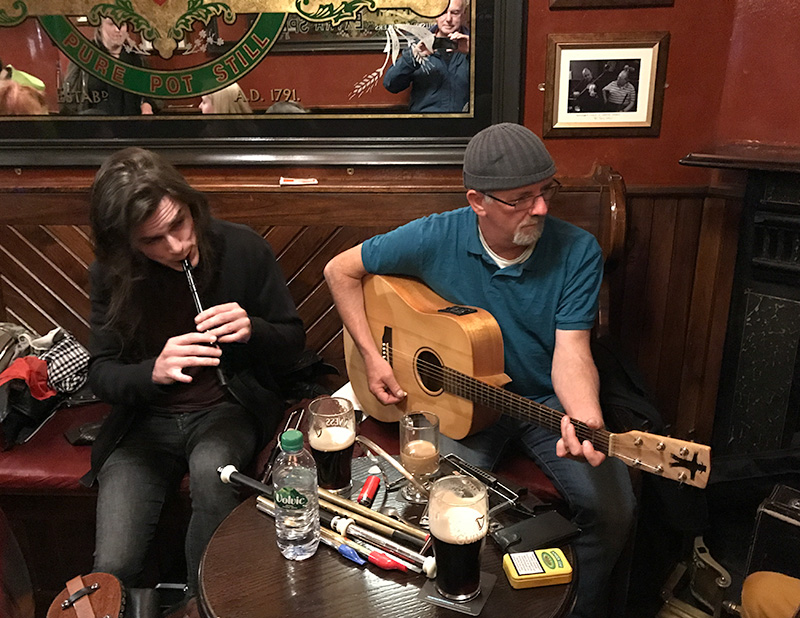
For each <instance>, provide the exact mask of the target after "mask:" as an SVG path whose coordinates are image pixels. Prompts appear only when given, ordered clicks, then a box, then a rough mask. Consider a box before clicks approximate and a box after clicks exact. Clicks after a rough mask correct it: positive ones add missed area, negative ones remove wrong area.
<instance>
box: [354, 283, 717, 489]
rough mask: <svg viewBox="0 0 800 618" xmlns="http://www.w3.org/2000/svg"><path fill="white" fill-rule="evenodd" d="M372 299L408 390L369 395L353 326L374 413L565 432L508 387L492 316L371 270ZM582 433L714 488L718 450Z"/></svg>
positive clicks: (598, 444) (661, 470) (380, 334)
mask: <svg viewBox="0 0 800 618" xmlns="http://www.w3.org/2000/svg"><path fill="white" fill-rule="evenodd" d="M363 290H364V303H365V307H366V313H367V321H368V323H369V327H370V331H371V333H372V336H373V338H374V339H375V342H376V344H377V345H378V347H379V349H380V350H381V353H382V355H383V357H384V358H385V359H386V360H387V361H388V362H389V363H390V364H391V365H392V368H393V370H394V373H395V376H396V377H397V380H398V381H399V382H400V385H401V386H402V387H403V388H404V389H405V390H406V392H407V393H408V396H407V397H406V398H405V399H404V400H403V401H402V402H400V403H399V404H397V405H392V406H384V405H383V404H381V403H380V402H379V401H378V400H377V399H376V398H375V397H374V396H373V395H372V393H371V392H370V391H369V386H368V383H367V376H366V370H365V366H364V361H363V359H362V358H361V355H360V353H359V352H358V349H357V348H356V346H355V344H354V343H353V340H352V338H351V337H350V336H349V333H347V331H346V330H345V337H344V340H345V346H344V347H345V361H346V364H347V373H348V376H349V378H350V382H351V384H352V387H353V391H354V392H355V395H356V397H357V398H358V400H359V402H360V404H361V406H362V408H364V412H366V413H367V414H369V415H370V416H372V417H374V418H375V419H377V420H379V421H384V422H393V421H397V420H400V418H401V417H402V416H403V414H405V413H406V412H410V411H412V410H428V411H431V412H434V413H435V414H437V415H438V416H439V429H440V431H441V432H442V433H443V434H444V435H445V436H447V437H449V438H453V439H454V440H459V439H461V438H464V437H466V436H468V435H471V434H473V433H477V432H478V431H481V430H482V429H484V428H486V427H488V426H489V425H491V424H492V423H494V422H495V421H496V420H497V419H498V418H499V417H500V415H501V414H507V415H509V416H512V417H514V418H517V419H520V420H523V421H527V422H531V423H534V424H536V425H538V426H540V427H544V428H546V429H550V430H551V431H554V432H556V433H561V418H562V416H564V414H563V413H562V412H559V411H557V410H553V409H552V408H548V407H547V406H544V405H542V404H540V403H537V402H535V401H532V400H530V399H526V398H525V397H522V396H520V395H517V394H516V393H512V392H510V391H508V390H506V389H504V388H503V386H504V385H505V384H507V383H508V382H510V378H509V377H508V376H507V375H506V374H505V373H504V372H503V369H504V361H503V338H502V335H501V332H500V327H499V326H498V324H497V322H496V321H495V319H494V318H493V317H492V316H491V314H489V312H487V311H485V310H483V309H479V308H476V307H464V306H460V305H452V304H451V303H448V302H447V301H445V300H444V299H442V298H441V297H439V296H438V295H436V294H435V293H434V292H433V291H432V290H430V289H429V288H428V287H427V286H425V285H424V284H423V283H421V282H419V281H417V280H415V279H410V278H407V277H396V276H391V277H389V276H379V275H368V276H367V277H365V278H364V282H363ZM572 424H573V425H574V426H575V430H576V434H577V436H578V438H579V439H580V440H581V441H583V440H589V441H591V442H592V444H593V445H594V447H595V448H596V449H597V450H601V451H603V452H605V453H606V455H608V456H609V457H616V458H618V459H621V460H622V461H623V462H625V463H626V464H627V465H628V466H630V467H632V468H636V469H639V470H644V471H646V472H651V473H653V474H657V475H659V476H663V477H665V478H669V479H672V480H675V481H679V482H681V483H686V484H687V485H692V486H694V487H705V486H706V483H707V482H708V475H709V473H710V470H711V461H710V460H711V449H710V447H708V446H704V445H702V444H696V443H694V442H686V441H683V440H678V439H675V438H669V437H665V436H659V435H655V434H650V433H647V432H644V431H628V432H625V433H618V434H617V433H611V432H608V431H606V430H604V429H592V428H590V427H589V426H587V425H586V424H584V423H582V422H580V421H576V420H572Z"/></svg>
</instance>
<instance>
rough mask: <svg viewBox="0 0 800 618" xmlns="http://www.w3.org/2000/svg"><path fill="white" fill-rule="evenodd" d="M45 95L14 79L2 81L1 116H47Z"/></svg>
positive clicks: (0, 80) (0, 85)
mask: <svg viewBox="0 0 800 618" xmlns="http://www.w3.org/2000/svg"><path fill="white" fill-rule="evenodd" d="M47 113H48V110H47V104H46V103H45V100H44V95H43V94H42V93H41V92H39V91H38V90H36V89H34V88H31V87H30V86H22V85H20V84H19V83H17V82H16V81H14V80H12V79H0V116H39V115H43V114H47Z"/></svg>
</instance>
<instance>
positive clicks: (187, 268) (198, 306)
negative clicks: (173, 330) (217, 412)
mask: <svg viewBox="0 0 800 618" xmlns="http://www.w3.org/2000/svg"><path fill="white" fill-rule="evenodd" d="M181 264H182V265H183V272H184V274H185V275H186V281H187V282H188V283H189V292H191V294H192V300H193V301H194V308H195V310H196V311H197V313H202V311H203V305H202V303H201V302H200V295H199V294H198V293H197V286H196V285H195V282H194V277H193V276H192V264H191V263H190V262H189V260H188V259H187V260H183V261H182V262H181ZM215 347H219V346H215ZM217 378H218V379H219V383H220V384H221V385H222V387H223V388H225V387H226V386H228V380H227V379H226V378H225V374H224V373H222V367H219V366H217Z"/></svg>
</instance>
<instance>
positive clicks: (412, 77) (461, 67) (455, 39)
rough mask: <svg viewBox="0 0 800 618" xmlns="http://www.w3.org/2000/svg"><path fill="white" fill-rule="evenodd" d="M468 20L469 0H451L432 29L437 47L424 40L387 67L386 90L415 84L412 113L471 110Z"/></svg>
mask: <svg viewBox="0 0 800 618" xmlns="http://www.w3.org/2000/svg"><path fill="white" fill-rule="evenodd" d="M468 20H469V3H468V1H467V0H450V5H449V6H448V7H447V10H446V11H445V12H444V13H442V14H441V15H440V16H439V17H438V18H437V19H436V25H435V26H434V27H433V28H432V31H433V33H434V35H435V37H434V43H433V47H434V49H428V48H427V47H426V46H425V44H424V43H422V41H420V42H419V43H417V44H416V45H415V46H414V47H415V49H414V50H412V49H411V48H408V49H405V50H404V51H403V53H402V54H400V56H399V57H398V58H397V60H396V61H395V63H394V64H393V65H392V66H391V67H389V68H388V69H387V71H386V74H385V75H384V76H383V86H384V88H386V90H388V91H389V92H393V93H397V92H402V91H403V90H405V89H406V88H408V87H409V86H411V98H410V100H409V106H408V110H409V111H410V112H415V113H425V112H463V111H468V110H469V58H470V56H469V52H470V35H469V28H468V27H467V23H468ZM415 56H416V57H418V58H421V59H422V61H421V62H420V61H418V60H417V59H416V58H415Z"/></svg>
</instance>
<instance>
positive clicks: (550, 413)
mask: <svg viewBox="0 0 800 618" xmlns="http://www.w3.org/2000/svg"><path fill="white" fill-rule="evenodd" d="M387 351H389V350H388V347H385V348H384V354H386V352H387ZM394 353H395V355H396V354H397V351H395V352H394ZM414 362H415V363H416V366H417V371H418V373H419V375H420V377H421V378H422V380H423V381H426V380H427V381H428V382H429V383H435V384H439V385H440V386H441V388H442V389H444V390H445V391H446V392H448V393H451V394H453V395H456V396H457V397H461V398H462V399H466V400H468V401H471V402H472V403H474V404H477V405H481V406H485V407H487V408H491V409H493V410H498V411H500V412H502V413H503V414H507V415H508V416H511V417H513V418H516V419H518V420H522V421H525V422H529V423H534V424H535V425H538V426H540V427H544V428H545V429H549V430H550V431H553V432H555V433H559V434H560V433H561V418H562V417H563V416H564V413H563V412H559V411H558V410H553V409H552V408H549V407H547V406H545V405H543V404H541V403H537V402H536V401H533V400H531V399H527V398H526V397H523V396H522V395H518V394H517V393H512V392H511V391H507V390H506V389H504V388H500V387H498V386H494V385H492V384H487V383H486V382H482V381H480V380H478V379H476V378H473V377H472V376H469V375H467V374H465V373H462V372H460V371H457V370H456V369H453V368H452V367H447V366H446V365H445V366H442V365H436V364H433V363H430V362H428V361H425V360H422V359H421V358H417V359H415V361H414ZM570 422H571V423H572V425H573V426H574V427H575V434H576V435H577V436H578V439H579V440H580V441H581V442H583V441H584V440H589V441H590V442H591V443H592V445H593V446H594V447H595V449H597V450H598V451H602V452H604V453H605V454H606V455H610V454H611V453H610V436H611V434H610V433H609V432H608V431H606V430H604V429H592V428H591V427H589V426H588V425H587V424H586V423H583V422H582V421H577V420H575V419H570Z"/></svg>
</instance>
